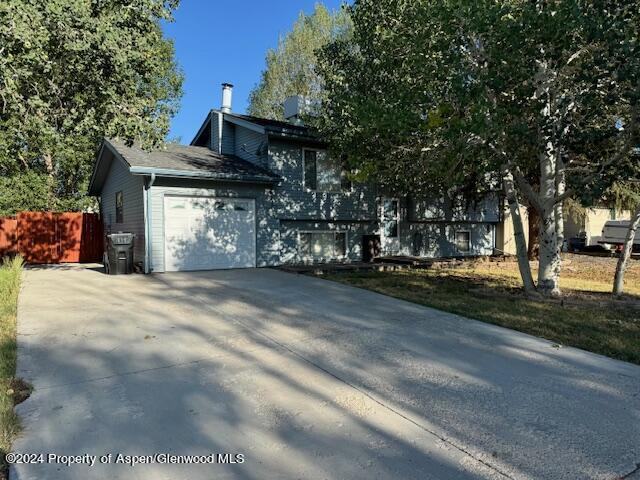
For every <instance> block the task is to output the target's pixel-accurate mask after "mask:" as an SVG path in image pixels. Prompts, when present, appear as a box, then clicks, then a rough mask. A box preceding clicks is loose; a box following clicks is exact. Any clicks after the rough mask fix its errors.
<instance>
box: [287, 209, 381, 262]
mask: <svg viewBox="0 0 640 480" xmlns="http://www.w3.org/2000/svg"><path fill="white" fill-rule="evenodd" d="M376 229H377V225H376V223H375V222H361V223H358V222H331V221H318V222H314V221H303V222H299V221H290V220H289V221H287V220H283V221H281V222H280V245H281V251H280V261H281V263H284V264H286V263H290V264H295V263H309V262H310V260H309V259H308V258H304V256H303V255H301V252H300V243H299V236H300V234H301V233H302V232H330V231H331V232H333V231H335V232H344V233H345V234H346V242H347V250H346V257H345V258H344V259H342V261H345V262H358V261H360V260H362V236H363V235H372V234H375V233H376ZM312 261H313V260H311V262H312Z"/></svg>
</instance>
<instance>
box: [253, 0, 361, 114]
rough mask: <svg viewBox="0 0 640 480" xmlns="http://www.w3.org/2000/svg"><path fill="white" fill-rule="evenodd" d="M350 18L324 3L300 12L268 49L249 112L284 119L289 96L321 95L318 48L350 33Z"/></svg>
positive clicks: (341, 11) (342, 11) (344, 12)
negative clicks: (284, 107) (283, 105)
mask: <svg viewBox="0 0 640 480" xmlns="http://www.w3.org/2000/svg"><path fill="white" fill-rule="evenodd" d="M350 30H351V22H350V19H349V15H348V13H347V12H346V10H344V9H340V10H336V11H335V12H331V11H329V10H327V8H326V7H325V6H324V5H322V4H321V3H318V4H316V6H315V9H314V11H313V13H312V14H311V15H305V14H304V12H301V13H300V16H299V17H298V20H297V21H296V22H295V24H294V25H293V29H292V30H291V32H289V33H288V34H287V35H286V36H285V37H284V38H282V39H280V41H279V42H278V46H277V48H276V49H275V50H274V49H270V50H268V51H267V57H266V68H265V70H264V71H263V72H262V78H261V79H260V82H259V83H258V85H257V86H256V87H255V88H254V89H253V90H252V91H251V94H250V96H249V109H248V110H249V114H251V115H255V116H258V117H264V118H271V119H274V120H283V119H284V110H283V107H282V104H283V102H284V100H285V98H287V97H288V96H291V95H305V96H307V97H310V98H318V97H319V95H320V91H321V90H322V82H321V81H320V78H319V77H318V75H317V73H316V72H315V69H314V67H315V64H316V51H317V50H318V49H319V48H321V47H323V46H324V45H326V44H327V43H329V42H330V41H331V40H334V39H336V38H343V37H345V36H348V35H349V32H350Z"/></svg>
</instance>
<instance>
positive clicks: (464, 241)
mask: <svg viewBox="0 0 640 480" xmlns="http://www.w3.org/2000/svg"><path fill="white" fill-rule="evenodd" d="M456 248H457V249H458V251H459V252H469V251H471V232H469V231H460V232H456Z"/></svg>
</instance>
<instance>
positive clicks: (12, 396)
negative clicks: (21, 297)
mask: <svg viewBox="0 0 640 480" xmlns="http://www.w3.org/2000/svg"><path fill="white" fill-rule="evenodd" d="M21 272H22V259H21V258H20V257H16V258H14V259H6V260H5V261H4V262H3V263H2V264H1V265H0V456H1V457H0V478H6V467H7V465H6V463H5V458H4V457H5V454H6V453H7V452H9V451H10V448H11V441H12V439H13V437H14V436H15V434H16V433H17V432H18V430H19V428H20V422H19V420H18V416H17V415H16V414H15V412H14V410H13V407H14V406H15V404H16V403H18V402H19V401H20V400H22V399H24V397H25V396H26V395H28V386H26V385H25V384H23V383H22V382H21V381H19V380H16V379H15V373H16V314H17V309H18V308H17V307H18V292H19V290H20V274H21Z"/></svg>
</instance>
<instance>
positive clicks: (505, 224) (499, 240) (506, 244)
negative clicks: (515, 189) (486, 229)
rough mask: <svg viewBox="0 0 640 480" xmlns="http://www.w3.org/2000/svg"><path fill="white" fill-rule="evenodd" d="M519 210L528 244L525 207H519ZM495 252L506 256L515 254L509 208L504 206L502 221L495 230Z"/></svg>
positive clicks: (527, 224) (527, 222)
mask: <svg viewBox="0 0 640 480" xmlns="http://www.w3.org/2000/svg"><path fill="white" fill-rule="evenodd" d="M519 209H520V217H521V218H522V227H523V228H524V238H525V241H526V242H527V244H529V215H528V214H527V208H526V207H524V206H522V205H520V207H519ZM496 250H497V252H498V253H503V254H506V255H515V254H516V253H517V252H516V241H515V234H514V230H513V220H512V218H511V212H510V210H509V207H508V206H506V205H504V207H503V213H502V221H501V222H500V223H499V224H498V225H497V229H496Z"/></svg>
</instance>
